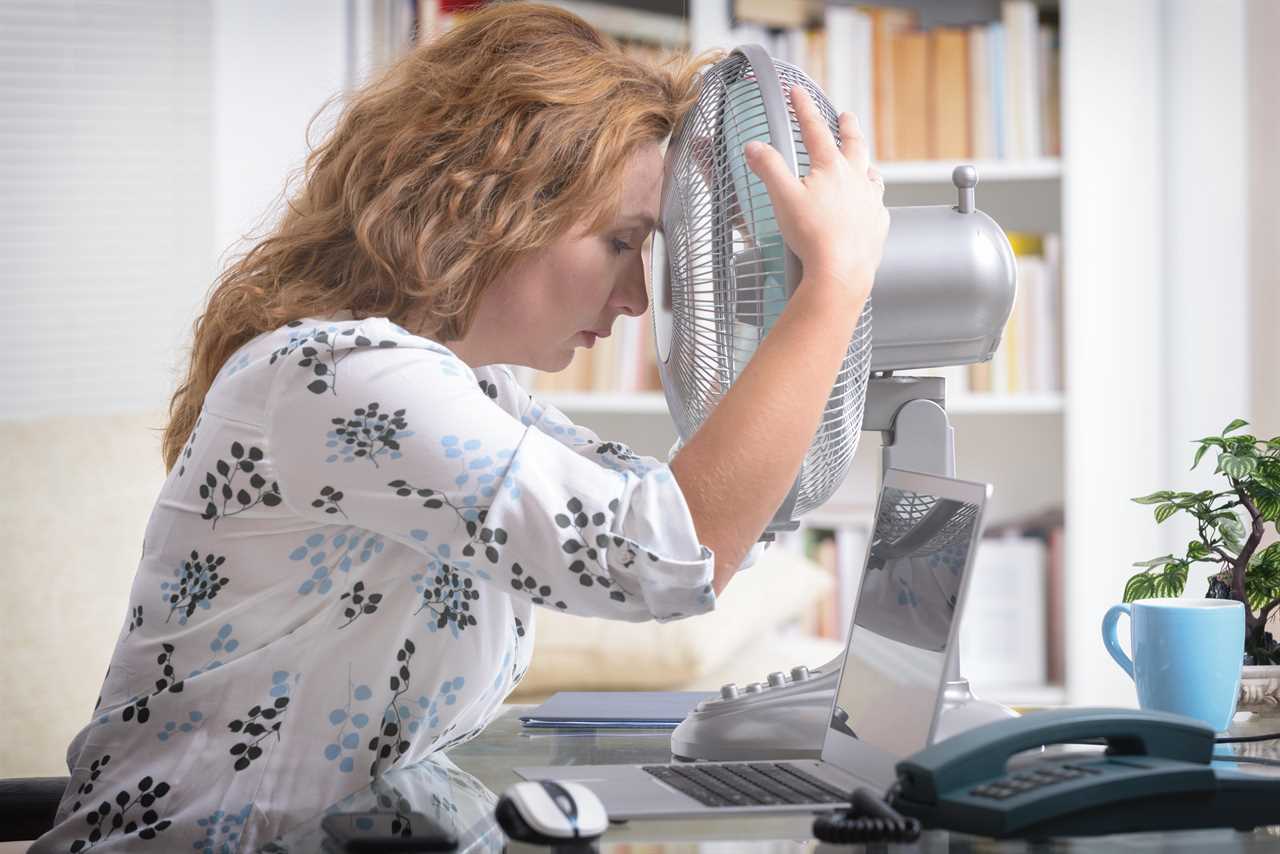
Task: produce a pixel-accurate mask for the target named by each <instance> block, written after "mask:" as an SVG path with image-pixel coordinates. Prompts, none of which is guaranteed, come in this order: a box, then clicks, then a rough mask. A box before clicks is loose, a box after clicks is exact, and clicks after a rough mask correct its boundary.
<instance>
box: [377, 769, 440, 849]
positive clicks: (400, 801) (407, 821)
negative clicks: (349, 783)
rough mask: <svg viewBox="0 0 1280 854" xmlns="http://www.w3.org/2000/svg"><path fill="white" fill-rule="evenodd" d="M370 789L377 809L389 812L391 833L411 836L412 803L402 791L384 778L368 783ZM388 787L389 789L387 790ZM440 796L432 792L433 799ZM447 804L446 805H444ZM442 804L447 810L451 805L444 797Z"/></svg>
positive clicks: (404, 836) (405, 836)
mask: <svg viewBox="0 0 1280 854" xmlns="http://www.w3.org/2000/svg"><path fill="white" fill-rule="evenodd" d="M370 789H371V790H372V791H373V792H374V793H375V794H377V796H378V811H379V812H383V813H390V814H391V835H392V836H399V837H401V838H402V839H403V838H407V837H410V836H413V820H412V818H411V816H412V814H413V805H412V804H410V803H409V799H408V798H406V797H405V795H404V792H402V791H400V790H399V789H397V788H396V787H395V786H394V785H393V784H390V783H388V782H386V780H384V779H381V778H379V779H376V780H374V781H373V782H372V783H371V784H370ZM388 789H389V790H390V791H388ZM439 797H440V796H439V795H436V794H434V793H433V794H432V796H431V798H432V800H433V801H435V800H436V799H438V798H439ZM446 804H447V806H445V805H446ZM440 806H444V807H445V810H446V811H447V810H448V809H449V807H452V806H453V805H452V804H451V803H449V801H448V799H445V801H444V804H441V805H440ZM453 812H455V813H456V812H457V807H453Z"/></svg>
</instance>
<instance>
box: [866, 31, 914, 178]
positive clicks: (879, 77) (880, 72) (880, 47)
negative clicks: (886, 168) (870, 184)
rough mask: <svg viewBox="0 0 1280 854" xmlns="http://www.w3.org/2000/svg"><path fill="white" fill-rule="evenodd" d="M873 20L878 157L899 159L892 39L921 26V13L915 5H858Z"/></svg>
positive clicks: (872, 48)
mask: <svg viewBox="0 0 1280 854" xmlns="http://www.w3.org/2000/svg"><path fill="white" fill-rule="evenodd" d="M857 8H858V9H859V10H861V11H863V12H864V13H865V14H866V15H867V17H868V18H869V19H870V21H871V64H872V67H873V69H874V84H873V85H874V101H873V111H874V114H875V131H876V137H875V139H876V143H875V149H876V157H877V159H879V160H898V159H901V157H902V155H901V154H900V153H899V152H898V150H897V143H896V136H897V119H896V118H895V113H896V111H897V104H898V100H897V91H896V84H895V78H894V60H893V56H894V54H893V39H894V35H895V34H896V33H898V32H901V31H905V30H910V29H914V28H915V27H916V26H918V23H919V15H918V13H917V12H916V11H915V10H914V9H898V8H893V7H886V6H858V7H857Z"/></svg>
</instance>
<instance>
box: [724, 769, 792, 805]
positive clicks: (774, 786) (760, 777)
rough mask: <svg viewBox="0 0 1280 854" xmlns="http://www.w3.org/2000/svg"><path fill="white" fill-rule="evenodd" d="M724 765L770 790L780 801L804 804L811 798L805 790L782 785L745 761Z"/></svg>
mask: <svg viewBox="0 0 1280 854" xmlns="http://www.w3.org/2000/svg"><path fill="white" fill-rule="evenodd" d="M726 767H728V768H732V769H733V771H732V773H734V774H737V775H740V776H742V777H743V778H745V779H746V780H748V781H750V782H751V783H753V784H754V785H757V786H759V787H760V788H762V789H765V790H766V791H768V792H770V793H771V794H772V795H773V796H774V797H776V798H778V799H779V800H780V801H781V802H782V803H785V804H805V803H809V802H810V800H811V798H810V797H809V796H808V795H807V794H806V793H805V792H802V791H800V790H799V788H798V787H795V786H787V785H784V784H783V783H781V782H779V781H778V780H775V779H774V778H772V777H770V776H769V775H767V774H762V773H760V772H759V771H756V770H754V769H753V768H751V766H750V765H748V764H746V763H741V764H734V765H730V766H726Z"/></svg>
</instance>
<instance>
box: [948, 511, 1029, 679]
mask: <svg viewBox="0 0 1280 854" xmlns="http://www.w3.org/2000/svg"><path fill="white" fill-rule="evenodd" d="M970 571H971V572H972V573H973V575H972V577H971V578H970V579H969V592H968V596H967V598H966V600H965V602H966V604H965V612H964V616H963V617H962V619H961V622H960V672H961V674H962V675H963V676H964V677H965V678H966V679H968V680H969V681H970V682H972V683H973V685H974V687H975V690H977V691H978V692H979V693H981V691H982V690H983V688H985V687H986V686H989V685H1042V684H1045V681H1046V667H1045V664H1046V661H1047V658H1048V656H1047V652H1046V649H1047V647H1046V637H1047V636H1046V634H1045V579H1046V555H1045V544H1044V542H1042V541H1041V540H1040V539H1038V538H1034V537H1026V536H1022V535H1020V534H1018V533H1010V534H1007V535H1005V536H997V537H986V538H984V539H983V540H982V542H981V543H980V544H979V546H978V552H977V555H976V557H975V559H974V564H973V567H972V569H971V570H970Z"/></svg>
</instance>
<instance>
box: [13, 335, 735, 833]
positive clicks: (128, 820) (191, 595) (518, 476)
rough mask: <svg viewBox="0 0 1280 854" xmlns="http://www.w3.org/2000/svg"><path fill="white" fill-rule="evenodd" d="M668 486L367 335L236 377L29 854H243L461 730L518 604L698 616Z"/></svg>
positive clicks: (186, 465)
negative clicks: (53, 810)
mask: <svg viewBox="0 0 1280 854" xmlns="http://www.w3.org/2000/svg"><path fill="white" fill-rule="evenodd" d="M713 564H714V559H713V555H712V553H711V551H710V550H709V549H707V548H705V547H704V546H702V545H700V544H699V542H698V540H697V537H696V534H695V531H694V526H693V521H692V518H691V516H690V514H689V510H688V506H687V504H686V503H685V500H684V496H683V495H682V493H681V491H680V489H679V486H678V484H677V483H676V481H675V479H674V478H673V477H672V474H671V470H670V468H669V467H668V466H666V465H665V464H663V463H661V462H659V461H658V460H656V459H653V458H649V457H641V456H637V455H636V454H634V453H632V452H631V451H630V450H629V449H628V448H626V447H625V446H623V445H620V444H617V443H613V442H602V441H600V440H599V439H598V438H597V437H596V436H595V435H594V434H592V433H591V432H590V431H589V430H586V429H583V428H581V427H576V426H575V425H573V424H572V423H571V422H570V421H569V420H568V419H567V418H565V416H564V415H563V414H561V413H560V412H559V411H557V410H556V409H555V408H553V407H551V406H547V405H544V404H541V403H538V402H537V401H536V400H534V399H533V398H532V397H531V396H530V395H528V394H527V393H525V392H524V391H523V390H522V389H521V388H520V386H519V385H518V383H517V382H516V381H515V379H514V377H513V376H512V374H511V372H510V370H508V369H507V368H506V367H503V366H496V365H495V366H487V367H483V368H479V369H475V370H473V369H472V368H470V367H469V366H467V365H466V364H465V363H463V362H462V361H461V360H460V359H459V358H458V357H457V356H456V355H455V354H454V353H453V352H451V351H450V350H449V349H448V348H447V347H445V346H443V345H441V344H439V343H436V342H434V341H431V340H428V339H426V338H422V337H419V336H415V335H412V334H410V333H408V332H407V331H405V330H404V329H401V328H400V327H398V326H396V325H395V324H393V323H391V322H390V321H388V320H386V319H382V318H367V319H361V320H357V319H351V316H350V314H349V313H344V314H343V315H339V316H338V317H337V318H336V319H306V320H300V321H295V322H292V323H290V324H288V325H287V326H286V327H283V328H281V329H278V330H276V331H274V332H270V333H266V334H264V335H261V336H259V337H258V338H256V339H254V340H253V341H251V342H249V343H248V344H246V345H245V346H244V347H242V348H241V349H240V350H239V351H238V352H236V353H235V354H234V355H233V356H232V357H231V358H230V359H229V360H228V361H227V363H226V365H225V366H224V367H223V369H222V371H221V373H220V374H219V375H218V377H217V378H216V380H215V381H214V383H213V385H212V386H211V388H210V390H209V393H208V395H207V397H206V400H205V404H204V408H203V411H202V413H201V415H200V418H199V420H198V422H197V423H196V426H195V429H194V430H193V431H192V434H191V437H190V439H189V440H188V442H187V444H186V446H185V447H184V448H183V450H182V452H181V454H180V456H179V457H178V461H177V463H176V464H175V465H174V467H173V469H172V470H171V471H170V472H169V475H168V478H167V479H166V481H165V483H164V486H163V488H162V490H161V492H160V495H159V497H158V499H157V501H156V505H155V509H154V510H153V512H152V515H151V518H150V521H149V522H148V525H147V530H146V536H145V540H144V543H143V550H142V559H141V562H140V564H139V567H138V571H137V575H136V576H135V579H134V583H133V588H132V592H131V598H130V603H129V613H128V615H127V618H126V619H125V622H124V625H123V627H122V628H121V631H120V636H119V639H118V641H117V644H116V648H115V651H114V654H113V656H112V660H111V665H110V667H109V669H108V671H107V675H106V678H105V682H104V684H103V687H102V693H101V697H100V699H99V701H98V706H97V708H96V709H95V710H94V714H93V718H92V720H91V721H90V723H89V724H88V725H87V726H86V727H85V728H84V729H83V730H82V731H81V732H80V733H79V734H78V735H77V736H76V738H75V740H74V741H73V742H72V744H71V747H70V748H69V750H68V755H67V761H68V767H69V770H70V773H71V783H70V785H69V786H68V788H67V791H66V794H65V795H64V796H63V799H62V803H61V805H60V807H59V810H58V815H57V823H56V825H55V827H54V828H53V829H52V830H51V831H50V832H49V833H47V834H46V835H45V836H43V837H41V839H40V840H39V841H38V842H37V843H36V845H35V846H34V847H33V848H32V849H31V850H32V851H34V852H47V851H70V852H77V851H88V850H134V849H135V848H136V849H139V850H143V849H150V848H155V849H156V850H164V851H176V850H187V851H190V850H193V849H195V850H201V851H218V852H223V851H225V852H234V851H238V850H244V851H250V850H254V849H256V848H257V847H258V846H260V845H262V844H265V843H266V842H267V841H269V840H270V839H272V838H274V837H276V836H278V835H280V834H281V833H284V832H287V831H288V830H289V829H290V828H291V827H293V826H296V825H297V824H298V823H299V822H301V821H304V820H306V819H308V818H310V817H311V816H314V815H316V814H317V813H319V812H320V811H321V810H323V809H324V808H325V807H327V806H329V805H330V804H332V803H334V802H336V801H338V800H340V799H342V798H343V797H345V796H348V795H350V794H351V793H353V792H355V791H357V790H359V789H362V788H365V787H367V786H368V785H369V783H370V780H371V779H373V778H376V777H377V776H378V775H380V774H381V773H382V772H384V771H386V770H388V769H390V768H393V767H398V766H404V765H407V764H409V763H412V762H415V761H417V760H420V759H422V758H424V757H426V756H427V755H429V754H431V753H432V752H433V751H438V750H441V749H443V748H446V747H448V746H450V745H453V744H457V743H459V742H461V741H464V740H466V739H468V738H470V737H472V736H474V735H475V734H476V733H478V732H479V731H480V730H481V729H483V727H484V726H485V724H486V723H487V722H488V721H489V720H490V719H491V718H492V717H493V716H494V714H495V713H496V712H497V710H498V707H499V705H500V704H501V703H502V701H503V699H504V698H505V697H506V696H507V694H508V693H509V692H510V691H511V689H512V688H513V687H514V686H515V685H516V683H517V682H519V680H520V678H521V676H522V675H523V674H524V671H525V669H526V668H527V666H528V664H529V658H530V654H531V652H532V646H533V644H532V642H533V623H534V620H533V612H534V606H535V605H540V606H542V607H545V608H554V609H557V610H563V611H569V612H572V613H575V614H581V615H586V616H597V617H608V618H613V619H620V620H648V619H657V620H673V619H677V618H679V617H683V616H689V615H693V614H697V613H701V612H705V611H708V610H710V609H711V608H713V607H714V605H715V596H714V594H713V592H712V588H711V578H712V569H713Z"/></svg>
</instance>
